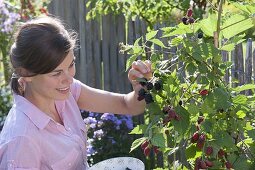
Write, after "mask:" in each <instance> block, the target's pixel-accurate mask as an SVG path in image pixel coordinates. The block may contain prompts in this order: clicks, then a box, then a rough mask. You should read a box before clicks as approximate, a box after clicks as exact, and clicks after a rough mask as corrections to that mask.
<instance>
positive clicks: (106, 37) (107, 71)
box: [102, 15, 112, 90]
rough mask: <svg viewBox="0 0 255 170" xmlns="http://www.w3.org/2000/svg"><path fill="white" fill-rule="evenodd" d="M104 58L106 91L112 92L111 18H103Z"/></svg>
mask: <svg viewBox="0 0 255 170" xmlns="http://www.w3.org/2000/svg"><path fill="white" fill-rule="evenodd" d="M102 19H103V20H102V28H104V29H102V58H103V67H104V69H103V70H104V74H103V76H104V89H105V90H110V86H111V81H110V56H109V55H110V51H109V41H110V37H109V31H110V30H109V29H110V25H111V26H112V23H110V22H111V19H110V16H109V15H107V16H104V17H102Z"/></svg>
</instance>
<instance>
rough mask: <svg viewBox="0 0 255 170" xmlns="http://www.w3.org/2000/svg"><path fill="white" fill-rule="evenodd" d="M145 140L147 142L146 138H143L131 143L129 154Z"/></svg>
mask: <svg viewBox="0 0 255 170" xmlns="http://www.w3.org/2000/svg"><path fill="white" fill-rule="evenodd" d="M145 140H147V138H145V137H142V138H139V139H136V140H135V141H134V142H133V143H132V146H131V149H130V152H132V151H133V150H135V149H136V148H137V147H139V146H140V145H141V144H142V143H143V142H144V141H145Z"/></svg>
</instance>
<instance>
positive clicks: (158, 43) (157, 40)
mask: <svg viewBox="0 0 255 170" xmlns="http://www.w3.org/2000/svg"><path fill="white" fill-rule="evenodd" d="M149 41H150V42H152V43H154V44H156V45H158V46H160V47H164V48H165V47H166V46H165V45H164V44H163V42H162V41H160V40H159V39H151V40H149Z"/></svg>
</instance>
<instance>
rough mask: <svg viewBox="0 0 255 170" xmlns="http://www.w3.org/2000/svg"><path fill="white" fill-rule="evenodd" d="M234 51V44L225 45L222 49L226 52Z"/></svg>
mask: <svg viewBox="0 0 255 170" xmlns="http://www.w3.org/2000/svg"><path fill="white" fill-rule="evenodd" d="M234 49H235V44H234V43H230V44H227V45H224V46H222V47H221V48H220V50H224V51H232V50H234Z"/></svg>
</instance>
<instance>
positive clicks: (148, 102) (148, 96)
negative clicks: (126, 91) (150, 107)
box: [144, 93, 153, 104]
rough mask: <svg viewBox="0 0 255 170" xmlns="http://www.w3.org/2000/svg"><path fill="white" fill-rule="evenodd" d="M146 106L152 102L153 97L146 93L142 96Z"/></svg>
mask: <svg viewBox="0 0 255 170" xmlns="http://www.w3.org/2000/svg"><path fill="white" fill-rule="evenodd" d="M144 99H145V102H146V104H150V103H152V102H153V97H152V95H151V94H150V93H146V94H145V96H144Z"/></svg>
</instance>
